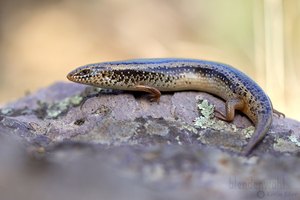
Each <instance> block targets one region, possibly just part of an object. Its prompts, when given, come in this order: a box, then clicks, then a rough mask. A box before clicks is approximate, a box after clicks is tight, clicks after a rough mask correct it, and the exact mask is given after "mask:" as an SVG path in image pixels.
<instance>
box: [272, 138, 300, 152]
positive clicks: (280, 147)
mask: <svg viewBox="0 0 300 200" xmlns="http://www.w3.org/2000/svg"><path fill="white" fill-rule="evenodd" d="M273 148H274V150H275V151H279V152H282V153H283V152H290V153H293V152H296V151H299V147H298V146H297V145H296V144H295V143H293V142H291V141H289V140H285V139H282V138H277V139H276V140H275V143H274V144H273Z"/></svg>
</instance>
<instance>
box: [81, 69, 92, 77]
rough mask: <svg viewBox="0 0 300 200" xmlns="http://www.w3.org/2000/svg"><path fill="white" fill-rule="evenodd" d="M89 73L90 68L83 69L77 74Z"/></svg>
mask: <svg viewBox="0 0 300 200" xmlns="http://www.w3.org/2000/svg"><path fill="white" fill-rule="evenodd" d="M90 73H91V70H90V69H83V70H81V71H80V72H79V75H80V76H84V75H88V74H90Z"/></svg>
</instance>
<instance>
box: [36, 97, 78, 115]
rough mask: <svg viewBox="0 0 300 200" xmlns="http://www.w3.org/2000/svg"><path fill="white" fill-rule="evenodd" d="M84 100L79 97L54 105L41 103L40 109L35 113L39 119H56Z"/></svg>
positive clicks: (39, 103) (69, 98)
mask: <svg viewBox="0 0 300 200" xmlns="http://www.w3.org/2000/svg"><path fill="white" fill-rule="evenodd" d="M82 100H83V98H82V97H81V96H79V95H75V96H72V97H68V98H65V99H63V100H61V101H57V102H54V103H52V104H50V103H47V102H42V101H39V102H38V105H39V108H38V109H37V110H36V111H35V113H36V115H37V116H38V117H39V118H47V119H55V118H57V117H58V116H59V115H61V114H63V113H65V112H66V111H67V110H68V108H70V107H72V106H78V105H80V103H81V101H82Z"/></svg>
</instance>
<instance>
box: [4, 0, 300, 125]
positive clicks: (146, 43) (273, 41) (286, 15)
mask: <svg viewBox="0 0 300 200" xmlns="http://www.w3.org/2000/svg"><path fill="white" fill-rule="evenodd" d="M299 35H300V1H299V0H243V1H241V0H226V1H224V0H210V1H206V0H189V1H183V0H164V1H161V0H151V1H150V0H131V1H123V0H98V1H97V0H86V1H80V0H52V1H46V0H39V1H37V0H22V1H21V0H19V1H18V0H1V1H0V105H4V104H5V103H7V102H9V101H12V100H15V99H17V98H19V97H22V96H23V95H25V94H26V93H28V92H34V91H35V90H37V89H39V88H42V87H45V86H48V85H50V84H52V83H54V82H56V81H67V80H66V78H65V76H66V74H67V73H68V72H69V71H71V70H72V69H74V68H75V67H77V66H80V65H84V64H87V63H94V62H101V61H110V60H122V59H130V58H148V57H186V58H198V59H206V60H213V61H219V62H224V63H227V64H230V65H233V66H235V67H236V68H238V69H240V70H241V71H244V72H245V73H246V74H248V75H249V76H250V77H252V78H253V79H254V80H255V81H256V82H258V83H259V85H261V87H262V88H263V89H265V91H266V92H267V93H268V94H269V96H270V98H271V99H272V102H273V105H274V107H275V108H276V109H277V110H279V111H281V112H284V113H285V114H286V115H287V117H292V118H295V119H297V120H300V113H299V112H298V111H299V110H300V109H299V108H300V90H299V83H300V80H299V77H300V76H299V75H300V67H299V66H298V63H299V61H300V56H299V52H300V37H299Z"/></svg>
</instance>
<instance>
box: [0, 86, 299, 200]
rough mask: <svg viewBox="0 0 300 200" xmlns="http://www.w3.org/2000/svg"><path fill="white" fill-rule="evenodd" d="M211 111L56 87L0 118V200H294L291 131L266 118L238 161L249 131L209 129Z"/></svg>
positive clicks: (241, 120)
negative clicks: (260, 136) (261, 134)
mask: <svg viewBox="0 0 300 200" xmlns="http://www.w3.org/2000/svg"><path fill="white" fill-rule="evenodd" d="M206 100H207V101H206ZM208 102H209V103H208ZM212 105H215V107H216V108H215V109H217V110H221V111H222V109H224V103H223V102H222V101H221V100H219V99H218V98H216V97H214V96H211V95H209V94H206V93H201V92H178V93H170V94H164V95H162V97H161V99H160V102H159V103H156V102H149V101H148V99H147V97H146V96H145V95H143V94H142V95H141V94H140V93H130V92H120V91H99V89H95V88H92V87H87V86H82V85H78V84H72V83H68V84H67V83H56V84H54V85H52V86H50V87H48V88H45V89H42V90H40V91H38V92H36V93H34V94H30V95H28V96H26V97H24V98H22V99H20V100H18V101H16V102H13V103H10V104H8V105H6V106H5V107H4V108H2V109H1V112H0V133H1V134H0V137H1V138H0V152H1V153H0V159H1V163H0V194H1V195H2V197H3V199H19V198H22V199H40V198H41V197H43V199H64V198H65V199H171V198H172V199H183V198H184V199H204V198H205V199H206V198H208V199H220V198H222V199H262V198H263V199H283V198H284V199H299V198H300V192H299V191H300V190H299V189H300V169H299V167H298V165H299V164H300V159H299V150H300V122H297V121H295V120H292V119H288V118H278V117H276V116H274V120H273V126H272V128H271V130H270V131H269V133H268V135H267V137H266V138H265V139H264V140H263V142H262V143H260V145H258V147H257V148H256V149H255V150H254V151H253V153H252V154H251V156H250V157H247V158H246V157H243V156H240V154H239V152H241V150H242V147H243V146H245V145H246V144H247V141H248V140H249V138H250V137H251V131H253V127H252V126H251V122H250V121H249V120H248V119H247V118H246V117H245V116H243V115H241V114H237V115H236V117H235V120H234V122H233V123H226V122H223V121H219V120H217V119H215V118H214V117H213V113H212V112H211V111H213V107H212ZM28 183H30V184H28ZM16 188H18V189H17V190H16ZM1 199H2V198H1Z"/></svg>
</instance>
